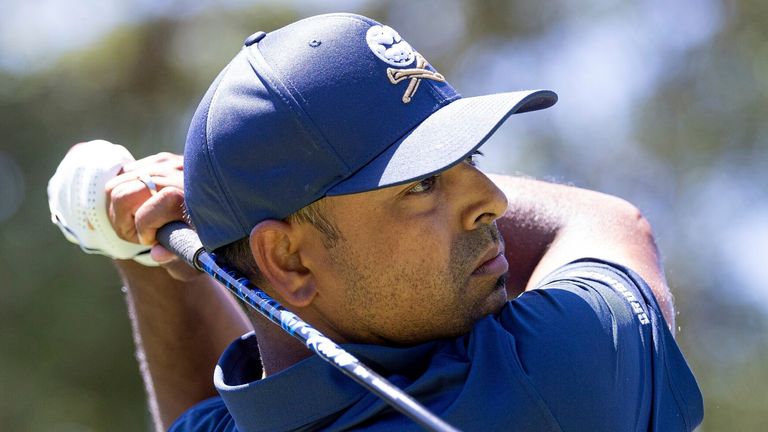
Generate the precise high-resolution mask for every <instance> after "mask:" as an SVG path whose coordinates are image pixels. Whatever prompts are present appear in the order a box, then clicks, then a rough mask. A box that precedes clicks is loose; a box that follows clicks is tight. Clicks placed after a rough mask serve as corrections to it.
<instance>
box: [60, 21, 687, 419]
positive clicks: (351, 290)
mask: <svg viewBox="0 0 768 432" xmlns="http://www.w3.org/2000/svg"><path fill="white" fill-rule="evenodd" d="M555 100H556V97H555V95H554V94H553V93H552V92H549V91H531V92H516V93H506V94H497V95H489V96H483V97H479V98H461V97H460V96H459V95H458V94H457V93H456V92H455V91H454V90H453V88H452V87H451V86H450V85H449V84H448V83H447V82H446V81H445V78H444V76H443V75H441V74H440V73H438V72H437V71H436V70H435V69H434V68H432V66H430V65H429V63H428V62H427V61H426V59H425V58H424V57H423V56H421V55H420V54H419V53H418V52H416V51H414V50H413V49H412V48H411V47H410V45H408V43H407V42H405V41H404V40H403V39H402V38H401V37H400V36H399V35H398V34H397V33H396V32H395V31H394V30H392V29H391V28H389V27H386V26H382V25H381V24H379V23H377V22H375V21H372V20H370V19H368V18H365V17H360V16H356V15H345V14H334V15H324V16H319V17H313V18H309V19H306V20H302V21H299V22H297V23H294V24H291V25H289V26H287V27H284V28H282V29H279V30H276V31H274V32H271V33H269V34H265V33H263V32H259V33H256V34H254V35H252V36H251V37H249V38H248V39H247V40H246V42H245V46H244V47H243V50H242V51H241V52H240V53H239V54H238V55H237V56H236V57H235V58H234V60H233V61H232V62H231V63H230V64H229V65H228V66H227V68H225V70H224V71H223V72H222V73H221V74H220V75H219V76H218V77H217V78H216V80H215V81H214V84H213V85H212V86H211V88H210V89H209V91H208V93H207V94H206V95H205V96H204V98H203V100H202V102H201V104H200V106H199V107H198V110H197V112H196V113H195V116H194V118H193V120H192V125H191V127H190V131H189V135H188V138H187V144H186V149H185V156H184V161H183V164H182V162H181V161H180V160H179V157H178V156H175V155H169V154H161V155H157V156H154V157H150V158H147V159H143V160H140V161H137V162H132V163H127V164H115V166H116V167H118V166H119V168H117V170H115V172H114V173H117V172H119V173H120V174H119V175H118V176H116V177H115V178H113V179H112V180H110V181H109V182H108V183H107V184H106V194H107V201H106V203H105V206H106V208H107V209H108V212H106V211H105V214H108V215H109V223H108V224H106V225H109V226H111V227H112V228H113V229H114V233H115V235H116V236H118V237H120V238H121V239H122V240H121V241H130V242H133V243H141V244H143V245H146V246H145V248H146V247H147V246H150V245H154V246H152V249H151V255H152V258H153V259H154V261H157V262H160V263H161V264H163V268H150V267H146V266H143V265H142V264H139V263H137V262H135V261H132V260H117V261H116V262H117V266H118V269H119V271H120V273H121V275H122V278H123V280H124V282H125V285H126V287H127V293H128V303H129V308H130V311H131V316H132V319H133V322H134V331H135V335H136V339H137V344H138V345H139V352H140V355H139V359H140V361H142V365H143V368H142V370H143V373H144V378H145V382H146V383H147V388H148V390H149V394H150V396H149V399H150V406H151V407H152V410H153V414H154V415H155V416H156V424H157V426H158V428H167V427H169V426H171V425H172V426H171V429H172V430H175V431H182V430H235V429H237V430H245V431H262V430H264V431H267V430H269V431H273V430H320V429H322V430H352V429H366V430H418V426H416V425H415V424H414V423H413V422H411V421H410V420H408V419H407V418H405V417H404V416H402V415H401V414H399V413H397V412H395V411H393V410H392V409H390V408H388V407H387V406H386V405H385V404H384V403H383V402H382V401H380V400H379V399H378V398H376V397H375V396H373V395H371V394H368V393H367V392H366V391H365V390H364V389H362V388H361V387H360V386H358V385H357V384H356V383H354V382H352V381H350V380H349V379H347V378H346V377H344V376H343V375H341V374H340V373H339V372H337V371H336V370H334V369H332V368H331V367H330V366H328V365H326V364H324V363H323V362H322V361H321V360H320V359H318V358H316V357H311V356H310V354H309V352H308V351H307V350H306V349H305V348H304V347H303V346H301V345H300V344H299V343H298V342H296V341H295V340H294V339H292V338H291V337H290V336H288V335H286V334H285V333H284V332H283V331H282V330H280V329H279V328H276V327H275V326H274V325H272V324H271V323H267V322H265V320H263V319H261V318H260V317H249V318H250V319H248V318H246V317H245V316H244V315H243V314H242V313H240V312H239V310H238V308H237V307H236V306H235V305H234V304H233V301H232V300H231V298H230V297H229V296H228V295H227V294H226V293H225V292H224V291H223V290H222V289H221V288H219V287H217V286H215V285H214V284H213V283H212V282H211V281H210V280H209V279H207V278H206V277H204V276H200V275H195V274H194V273H192V272H191V271H190V270H189V269H187V268H185V267H184V266H183V265H181V264H180V263H179V262H178V260H176V259H175V258H174V257H172V256H171V255H170V254H169V253H168V252H167V251H165V250H164V249H163V248H162V247H160V246H157V245H155V233H156V230H157V228H159V227H160V226H162V225H164V224H165V223H167V222H170V221H173V220H178V219H181V218H182V217H183V216H184V215H183V214H182V206H183V205H186V210H187V211H188V213H189V218H190V220H191V222H192V223H193V224H194V226H195V229H196V230H197V232H198V234H199V235H200V238H201V240H202V242H203V244H204V245H205V246H206V248H207V249H209V250H212V251H214V252H215V253H216V255H217V257H218V259H220V260H221V261H223V262H225V263H227V264H229V265H230V266H232V267H236V268H238V269H239V270H240V271H242V272H243V273H245V274H246V275H247V276H248V277H249V279H251V280H252V281H253V282H254V283H256V284H257V285H259V286H260V287H262V288H263V289H264V290H265V291H266V292H267V293H269V294H270V295H272V296H273V297H275V298H276V299H277V300H278V301H280V302H281V303H282V304H284V305H285V306H287V307H288V308H289V309H291V310H292V311H294V312H295V313H297V314H298V315H299V316H301V317H302V318H304V319H305V320H306V321H308V322H309V323H310V324H312V325H313V326H315V327H316V328H318V329H319V330H320V331H321V332H323V333H324V334H326V335H328V336H329V337H331V339H333V340H335V341H337V342H340V343H344V344H346V345H345V348H346V349H348V350H349V351H350V352H352V353H353V354H355V355H356V356H358V357H359V358H361V360H363V362H364V363H366V364H369V365H370V366H372V367H373V368H374V369H376V370H377V371H378V372H380V373H381V374H382V375H384V376H385V377H387V378H388V379H390V380H391V381H392V382H393V383H394V384H396V385H398V386H399V387H401V388H403V389H404V390H406V391H407V392H408V393H409V394H411V395H412V396H414V397H415V398H416V399H417V400H419V401H420V402H421V403H423V404H424V405H425V406H427V407H428V408H429V409H430V410H432V411H433V412H435V413H436V414H437V415H438V416H440V417H442V418H444V419H445V420H446V421H448V422H449V423H451V424H453V425H455V426H456V427H459V428H461V429H465V430H534V431H544V430H605V431H617V430H653V431H661V430H663V431H669V430H692V429H693V428H695V427H696V426H697V425H698V424H699V423H700V422H701V419H702V400H701V394H700V392H699V389H698V387H697V385H696V382H695V380H694V378H693V375H692V374H691V372H690V369H689V368H688V366H687V365H686V363H685V360H684V358H683V356H682V354H681V353H680V351H679V349H678V347H677V345H676V344H675V342H674V339H673V337H672V334H671V332H670V329H671V328H673V325H674V309H673V306H672V301H671V297H670V295H669V292H668V288H667V286H666V283H665V281H664V276H663V271H662V268H661V264H660V262H659V257H658V253H657V250H656V246H655V244H654V241H653V237H652V233H651V229H650V227H649V225H648V224H647V222H646V221H645V220H644V219H643V218H642V216H641V215H640V214H639V212H638V211H637V209H635V208H634V207H633V206H632V205H630V204H629V203H627V202H625V201H623V200H620V199H618V198H615V197H610V196H607V195H603V194H600V193H597V192H591V191H586V190H581V189H576V188H571V187H565V186H559V185H552V184H547V183H542V182H538V181H534V180H528V179H519V178H510V177H502V176H487V175H485V174H484V173H482V172H481V171H480V170H479V169H478V168H477V166H476V162H475V157H476V153H477V148H478V147H479V146H480V145H481V144H482V143H483V142H484V141H485V140H486V139H487V137H488V136H489V135H490V134H491V133H492V132H493V131H494V130H495V129H496V128H497V127H498V125H499V124H501V123H502V122H503V121H504V120H505V119H506V118H507V117H508V116H509V115H511V114H515V113H522V112H525V111H531V110H536V109H542V108H547V107H549V106H551V105H552V104H554V102H555ZM105 172H106V171H105ZM182 172H183V175H184V179H183V181H182V179H181V175H182ZM114 173H113V174H114ZM52 183H55V182H53V180H52ZM182 184H183V185H182ZM49 193H51V190H50V189H49ZM96 207H99V206H96ZM56 214H57V213H56V212H54V215H56ZM94 214H95V213H94ZM65 219H66V218H65V217H63V216H61V217H58V218H57V220H58V221H59V223H60V224H61V225H63V226H65V225H67V223H66V220H65ZM89 221H90V220H89ZM89 223H90V222H89ZM102 225H105V224H102ZM109 226H107V227H106V228H105V229H107V230H109ZM75 237H77V236H75ZM77 238H78V240H80V243H81V244H83V243H84V241H83V239H82V237H77ZM106 243H107V242H103V244H106ZM112 243H115V244H117V242H112ZM83 246H84V247H86V245H85V244H83ZM92 249H93V248H92ZM117 249H119V248H117ZM117 249H110V250H117ZM102 252H105V253H107V254H109V255H111V256H113V257H122V258H127V257H130V256H131V255H130V254H128V255H125V254H117V253H113V252H108V251H107V250H106V247H102ZM144 262H145V263H146V261H144ZM523 291H526V292H525V293H524V294H522V295H520V296H519V297H518V295H519V294H520V293H521V292H523ZM510 300H511V301H510ZM251 329H253V333H248V334H246V335H245V336H243V337H240V338H238V339H237V340H236V341H235V342H234V343H232V344H231V345H230V346H229V348H226V350H225V351H224V348H225V345H226V344H227V343H228V342H229V341H230V340H231V339H234V338H236V337H237V336H239V335H240V334H243V333H246V332H248V331H250V330H251ZM257 341H258V343H257ZM221 351H224V354H223V355H222V356H221V358H220V360H219V361H218V366H217V367H216V371H215V376H214V382H215V387H216V390H217V391H218V393H219V395H220V396H215V392H214V389H213V387H212V386H211V385H210V371H211V369H212V367H213V366H212V365H213V364H215V363H216V357H217V356H218V355H219V354H220V353H221Z"/></svg>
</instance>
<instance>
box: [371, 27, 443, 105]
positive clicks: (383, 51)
mask: <svg viewBox="0 0 768 432" xmlns="http://www.w3.org/2000/svg"><path fill="white" fill-rule="evenodd" d="M365 40H366V42H368V47H369V48H370V49H371V51H373V53H374V54H376V57H378V58H380V59H381V60H383V61H384V62H385V63H387V64H390V65H392V66H399V67H404V66H408V65H410V64H411V63H413V62H414V60H415V61H416V67H414V68H408V69H395V68H387V77H388V78H389V82H391V83H392V84H398V83H400V82H401V81H403V80H409V81H408V87H407V88H406V89H405V93H404V94H403V103H408V102H410V101H411V99H412V98H413V95H414V94H415V93H416V90H418V88H419V83H420V82H421V80H422V79H431V80H433V81H440V82H443V81H445V77H443V75H442V74H440V73H438V72H435V71H431V70H429V69H427V68H426V67H427V65H428V64H429V63H427V60H426V59H425V58H424V57H422V56H421V54H419V53H417V52H416V51H414V50H413V48H411V45H410V44H409V43H408V42H406V41H404V40H403V38H401V37H400V35H399V34H398V33H397V32H396V31H395V30H393V29H392V28H391V27H389V26H379V25H375V26H372V27H371V28H369V29H368V32H367V33H366V35H365Z"/></svg>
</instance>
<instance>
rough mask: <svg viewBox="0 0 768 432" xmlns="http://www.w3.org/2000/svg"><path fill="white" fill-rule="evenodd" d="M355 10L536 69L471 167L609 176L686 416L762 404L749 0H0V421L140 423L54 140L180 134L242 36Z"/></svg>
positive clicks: (756, 48)
mask: <svg viewBox="0 0 768 432" xmlns="http://www.w3.org/2000/svg"><path fill="white" fill-rule="evenodd" d="M332 11H350V12H358V13H362V14H365V15H368V16H371V17H373V18H375V19H377V20H379V21H382V22H383V23H385V24H388V25H390V26H392V27H393V28H395V29H396V30H398V31H399V33H400V34H401V35H402V36H403V37H404V38H405V39H406V40H407V41H409V42H410V43H411V44H412V45H413V46H414V47H415V48H416V49H418V50H419V51H420V52H421V53H423V54H424V55H425V57H426V58H427V59H428V60H429V61H430V62H431V63H432V64H433V65H435V67H436V68H437V69H438V70H439V71H440V72H442V73H443V74H444V75H445V76H446V77H447V78H448V79H449V80H450V82H451V83H452V84H453V85H454V87H456V88H457V89H458V90H459V91H460V92H462V94H464V95H465V96H473V95H480V94H485V93H491V92H500V91H508V90H516V89H528V88H549V89H554V90H555V91H557V92H558V93H559V95H560V102H559V103H558V104H557V105H556V106H555V107H554V108H553V109H549V110H546V111H542V112H537V113H530V114H525V115H523V116H519V117H518V116H515V117H513V118H511V119H510V120H509V121H508V122H507V123H506V124H505V126H503V127H502V128H501V129H500V130H499V132H498V133H497V134H496V135H495V136H494V137H493V138H492V140H491V141H490V142H489V143H488V144H487V145H486V147H485V149H484V151H485V153H486V155H487V156H486V157H485V158H483V159H481V161H480V163H481V167H484V168H485V169H486V170H489V171H496V172H507V173H515V174H521V175H529V176H535V177H538V178H544V179H549V180H552V181H557V182H564V183H571V184H574V185H577V186H580V187H586V188H591V189H596V190H600V191H604V192H607V193H611V194H616V195H618V196H621V197H624V198H626V199H628V200H629V201H631V202H633V203H635V204H636V205H637V206H639V207H640V208H641V209H642V210H643V211H644V213H645V214H646V216H647V217H648V218H649V219H650V220H651V222H652V224H653V226H654V227H655V230H656V233H657V237H658V242H659V244H660V247H661V249H662V251H663V254H664V258H665V264H666V269H667V275H668V278H669V282H670V285H671V287H672V291H673V293H674V295H675V297H676V301H677V308H678V311H679V316H678V333H677V335H678V340H679V342H680V344H681V345H682V348H683V350H684V352H685V353H686V356H687V358H688V360H689V362H690V364H691V366H692V368H693V369H694V372H695V373H696V376H697V377H698V379H699V382H700V384H701V386H702V388H703V392H704V396H705V413H706V414H705V420H704V424H703V425H702V426H701V428H700V430H701V431H721V430H731V431H758V430H765V424H766V423H767V422H768V414H766V413H767V412H768V391H766V388H768V286H767V285H768V282H766V281H768V247H767V246H766V245H767V244H768V145H767V142H768V122H767V121H766V115H768V104H766V97H768V25H767V24H768V2H765V1H762V0H729V1H726V0H666V1H651V0H647V1H645V0H638V1H632V2H627V1H618V0H581V1H571V0H551V1H546V2H543V1H538V0H517V1H500V0H497V1H490V0H486V1H470V0H467V1H460V0H431V1H387V2H384V1H366V0H339V1H331V0H325V1H317V2H308V1H298V0H296V1H266V2H258V1H244V0H219V1H211V2H197V1H185V0H81V1H74V0H68V1H65V0H37V1H34V2H28V1H22V0H2V3H0V286H1V287H2V289H0V389H1V390H0V429H2V430H7V431H106V430H109V431H137V430H149V429H150V424H151V423H150V421H149V418H148V414H147V410H146V407H145V399H144V391H143V387H142V384H141V382H140V379H139V373H138V368H137V366H136V363H135V361H134V347H133V342H132V339H131V336H130V328H129V321H128V318H127V317H126V313H125V305H124V302H123V298H122V294H121V292H120V285H119V281H118V279H117V277H116V274H115V272H114V270H113V268H112V265H111V263H110V261H109V260H108V259H106V258H104V257H100V256H88V255H84V254H82V253H81V252H80V251H79V249H78V248H77V247H76V246H74V245H72V244H70V243H67V242H66V241H65V240H64V239H63V237H62V235H61V234H60V233H59V231H58V229H57V228H56V227H55V226H54V225H52V224H51V223H50V217H49V212H48V208H47V206H46V192H45V189H46V183H47V181H48V178H49V177H50V176H51V174H52V173H53V171H54V169H55V167H56V165H57V164H58V162H59V161H60V160H61V158H62V157H63V155H64V153H65V152H66V150H67V149H68V148H69V147H70V146H71V145H72V144H74V143H77V142H80V141H85V140H91V139H96V138H104V139H108V140H110V141H113V142H117V143H121V144H123V145H125V146H127V147H128V148H129V149H130V150H131V151H132V152H133V154H134V155H135V156H136V157H137V158H139V157H143V156H147V155H149V154H152V153H154V152H158V151H161V150H169V151H176V152H180V151H181V150H182V147H183V142H184V137H185V135H186V129H187V126H188V123H189V120H190V118H191V116H192V112H193V110H194V109H195V107H196V105H197V102H198V101H199V99H200V98H201V97H202V94H203V93H204V91H205V90H206V89H207V87H208V85H209V83H210V82H211V81H212V80H213V78H214V77H215V75H216V74H217V73H218V71H219V70H220V69H221V68H222V67H223V66H224V65H225V64H226V63H227V62H228V61H229V60H230V59H231V57H233V56H234V54H235V53H236V52H237V51H238V50H239V48H240V46H241V44H242V41H243V39H244V38H245V37H246V36H248V35H250V34H251V33H253V32H255V31H257V30H270V29H274V28H277V27H280V26H282V25H285V24H287V23H289V22H292V21H294V20H296V19H299V18H302V17H306V16H309V15H314V14H317V13H324V12H332Z"/></svg>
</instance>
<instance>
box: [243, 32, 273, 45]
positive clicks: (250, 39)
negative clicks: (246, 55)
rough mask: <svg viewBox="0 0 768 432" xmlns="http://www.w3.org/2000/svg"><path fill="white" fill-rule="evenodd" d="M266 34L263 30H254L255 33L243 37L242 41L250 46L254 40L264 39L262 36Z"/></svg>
mask: <svg viewBox="0 0 768 432" xmlns="http://www.w3.org/2000/svg"><path fill="white" fill-rule="evenodd" d="M266 35H267V34H266V33H264V32H263V31H259V32H256V33H254V34H252V35H250V36H248V37H247V38H245V42H243V45H245V46H251V45H253V44H255V43H256V42H258V41H260V40H262V39H264V36H266Z"/></svg>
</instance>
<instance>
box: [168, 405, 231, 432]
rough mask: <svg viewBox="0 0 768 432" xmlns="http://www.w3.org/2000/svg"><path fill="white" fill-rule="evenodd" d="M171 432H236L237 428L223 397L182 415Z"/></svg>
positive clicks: (173, 425)
mask: <svg viewBox="0 0 768 432" xmlns="http://www.w3.org/2000/svg"><path fill="white" fill-rule="evenodd" d="M168 431H169V432H193V431H194V432H202V431H205V432H235V431H237V427H236V426H235V421H234V419H233V418H232V416H231V415H230V414H229V412H228V411H227V407H226V405H224V401H223V400H222V399H221V397H219V396H216V397H212V398H210V399H206V400H204V401H202V402H199V403H198V404H197V405H195V406H193V407H192V408H190V409H188V410H187V411H186V412H184V414H182V415H181V416H180V417H179V418H178V419H176V421H175V422H174V423H173V424H172V425H171V427H170V428H169V429H168Z"/></svg>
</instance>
